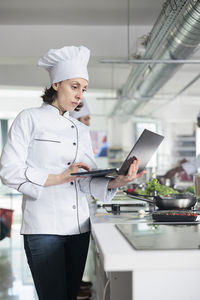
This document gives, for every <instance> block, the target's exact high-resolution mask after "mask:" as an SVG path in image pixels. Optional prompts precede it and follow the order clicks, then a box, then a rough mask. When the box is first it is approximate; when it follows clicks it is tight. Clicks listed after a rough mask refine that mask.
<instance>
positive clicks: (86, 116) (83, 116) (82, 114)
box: [69, 98, 91, 126]
mask: <svg viewBox="0 0 200 300" xmlns="http://www.w3.org/2000/svg"><path fill="white" fill-rule="evenodd" d="M69 115H70V116H71V117H72V118H75V119H77V120H78V121H80V122H81V123H83V124H85V125H87V126H90V115H91V113H90V110H89V107H88V105H87V102H86V100H85V98H83V99H81V102H80V104H79V110H78V111H75V110H74V111H70V113H69Z"/></svg>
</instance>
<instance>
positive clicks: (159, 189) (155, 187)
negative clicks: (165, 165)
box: [135, 178, 178, 196]
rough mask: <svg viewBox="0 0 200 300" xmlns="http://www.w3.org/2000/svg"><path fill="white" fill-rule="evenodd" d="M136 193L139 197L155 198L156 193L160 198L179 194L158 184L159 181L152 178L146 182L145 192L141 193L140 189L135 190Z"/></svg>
mask: <svg viewBox="0 0 200 300" xmlns="http://www.w3.org/2000/svg"><path fill="white" fill-rule="evenodd" d="M135 192H136V193H138V194H139V195H149V196H154V195H155V192H156V194H157V195H158V196H166V195H170V194H178V192H177V191H175V190H174V189H172V188H170V187H168V186H165V185H162V184H160V183H159V182H158V179H156V178H151V179H150V180H149V181H147V182H146V186H145V190H144V191H141V190H140V189H135Z"/></svg>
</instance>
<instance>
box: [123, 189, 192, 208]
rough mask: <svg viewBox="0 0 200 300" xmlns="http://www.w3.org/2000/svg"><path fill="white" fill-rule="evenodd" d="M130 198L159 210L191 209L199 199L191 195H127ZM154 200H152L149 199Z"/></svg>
mask: <svg viewBox="0 0 200 300" xmlns="http://www.w3.org/2000/svg"><path fill="white" fill-rule="evenodd" d="M127 195H128V197H131V198H134V199H138V200H141V201H145V202H148V203H151V204H154V205H156V206H157V207H158V208H159V209H190V208H191V207H193V206H195V204H196V202H197V198H196V197H194V195H193V194H191V193H183V194H171V195H170V196H168V197H163V196H144V197H142V196H137V195H133V194H130V193H127ZM149 197H150V198H152V199H149Z"/></svg>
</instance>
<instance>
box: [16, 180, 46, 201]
mask: <svg viewBox="0 0 200 300" xmlns="http://www.w3.org/2000/svg"><path fill="white" fill-rule="evenodd" d="M42 190H43V186H40V185H37V184H32V183H31V182H29V181H27V182H24V183H22V184H21V185H20V186H19V188H18V191H19V192H20V193H22V194H23V195H26V196H29V197H31V198H32V199H33V200H36V199H39V197H40V194H41V192H42Z"/></svg>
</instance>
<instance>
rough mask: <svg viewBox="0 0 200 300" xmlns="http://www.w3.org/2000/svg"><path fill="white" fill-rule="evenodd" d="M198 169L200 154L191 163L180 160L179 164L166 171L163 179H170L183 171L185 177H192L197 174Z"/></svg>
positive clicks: (199, 166)
mask: <svg viewBox="0 0 200 300" xmlns="http://www.w3.org/2000/svg"><path fill="white" fill-rule="evenodd" d="M198 168H200V154H199V155H198V156H197V157H196V158H194V159H192V160H191V161H187V160H186V159H183V160H181V162H180V164H179V165H178V166H176V167H175V168H172V169H170V170H169V171H167V172H166V174H165V175H164V177H165V178H169V179H172V178H173V177H174V176H175V175H176V174H177V173H178V174H180V173H181V172H183V171H184V172H185V173H186V174H187V175H193V174H194V173H196V172H197V169H198Z"/></svg>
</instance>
